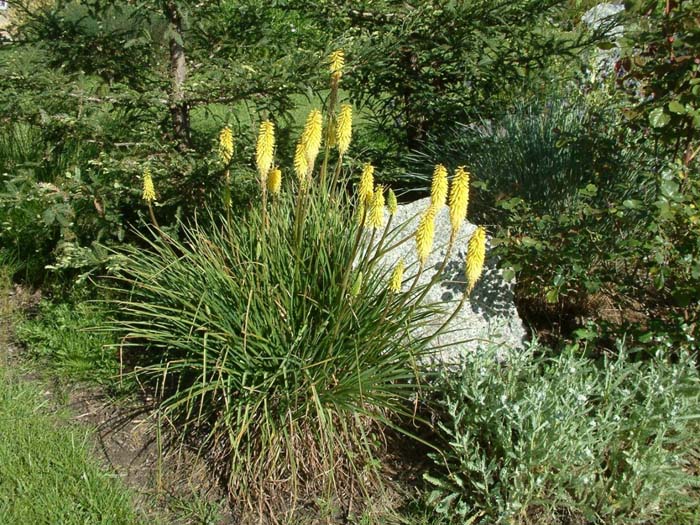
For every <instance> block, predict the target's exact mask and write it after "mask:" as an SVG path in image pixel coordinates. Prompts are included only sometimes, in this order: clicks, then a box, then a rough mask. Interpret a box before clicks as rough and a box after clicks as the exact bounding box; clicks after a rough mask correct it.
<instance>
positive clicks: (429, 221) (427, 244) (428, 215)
mask: <svg viewBox="0 0 700 525" xmlns="http://www.w3.org/2000/svg"><path fill="white" fill-rule="evenodd" d="M436 211H437V209H436V208H435V206H432V205H431V206H429V207H428V209H427V210H426V211H425V213H424V214H423V216H422V217H421V219H420V222H419V223H418V229H417V230H416V251H417V252H418V260H420V263H421V265H423V264H425V261H427V260H428V256H429V255H430V251H431V250H432V249H433V240H434V238H435V213H436Z"/></svg>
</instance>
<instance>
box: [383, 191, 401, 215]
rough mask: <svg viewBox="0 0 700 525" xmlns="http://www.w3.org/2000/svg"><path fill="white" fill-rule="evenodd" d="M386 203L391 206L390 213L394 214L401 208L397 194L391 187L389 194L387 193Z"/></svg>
mask: <svg viewBox="0 0 700 525" xmlns="http://www.w3.org/2000/svg"><path fill="white" fill-rule="evenodd" d="M386 205H387V207H388V208H389V215H394V214H395V213H396V212H397V211H398V209H399V203H398V201H397V200H396V194H395V193H394V190H392V189H391V188H389V194H388V195H387V199H386Z"/></svg>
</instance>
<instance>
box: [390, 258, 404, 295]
mask: <svg viewBox="0 0 700 525" xmlns="http://www.w3.org/2000/svg"><path fill="white" fill-rule="evenodd" d="M403 271H404V262H403V259H400V260H399V262H398V263H397V264H396V266H394V271H393V272H391V279H389V290H391V291H392V292H394V293H399V292H400V291H401V284H402V283H403Z"/></svg>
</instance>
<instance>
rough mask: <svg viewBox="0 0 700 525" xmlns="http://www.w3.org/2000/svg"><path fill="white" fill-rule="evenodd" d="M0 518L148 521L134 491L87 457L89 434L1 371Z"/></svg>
mask: <svg viewBox="0 0 700 525" xmlns="http://www.w3.org/2000/svg"><path fill="white" fill-rule="evenodd" d="M0 516H2V523H3V524H5V525H15V524H16V525H26V524H29V523H32V524H37V525H39V524H47V525H48V524H51V525H53V524H56V523H61V524H66V525H68V524H73V523H75V524H85V523H90V524H98V523H99V524H115V525H117V524H119V525H122V524H131V523H144V521H143V520H142V519H141V518H139V517H138V515H137V513H136V512H135V511H134V507H133V502H132V495H131V493H130V492H129V491H128V490H127V489H126V488H125V487H124V486H123V485H122V484H121V482H120V481H119V480H118V479H116V478H115V477H114V476H113V475H110V474H108V473H106V472H104V471H103V470H101V469H100V467H99V465H98V464H97V463H96V462H95V461H94V460H92V459H91V458H90V457H89V432H88V431H87V430H85V429H79V428H77V427H74V426H71V425H69V424H68V418H67V417H66V415H65V414H51V413H50V403H49V402H48V401H47V399H46V397H45V396H44V395H43V393H42V392H41V391H40V390H39V389H38V388H37V387H36V386H34V385H31V384H28V383H26V382H22V381H21V380H20V379H18V378H17V377H15V376H14V375H13V373H12V372H11V371H10V370H8V369H7V368H5V367H3V368H0Z"/></svg>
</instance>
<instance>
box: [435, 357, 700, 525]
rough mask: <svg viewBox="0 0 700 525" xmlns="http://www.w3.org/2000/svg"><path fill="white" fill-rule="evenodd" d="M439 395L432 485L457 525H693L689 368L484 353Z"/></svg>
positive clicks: (694, 442) (694, 389) (694, 416)
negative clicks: (437, 449)
mask: <svg viewBox="0 0 700 525" xmlns="http://www.w3.org/2000/svg"><path fill="white" fill-rule="evenodd" d="M442 392H443V394H442V396H443V397H441V400H440V404H441V406H442V408H443V410H444V415H443V416H442V420H441V422H440V428H441V432H442V435H443V438H444V440H445V441H444V445H443V447H444V448H442V449H441V450H442V452H441V453H434V454H432V458H433V460H434V461H435V467H436V469H437V470H436V471H435V472H434V473H433V474H431V475H429V476H426V479H427V480H428V481H429V482H430V483H431V484H432V485H433V486H434V491H433V492H432V494H431V495H430V498H429V499H430V502H431V503H432V504H433V505H435V508H436V511H437V512H438V513H439V514H443V515H445V516H446V517H450V516H452V517H453V521H454V523H465V522H468V523H494V524H500V523H504V524H505V523H508V524H513V523H517V524H520V523H522V524H526V523H527V524H531V523H542V524H549V523H582V522H585V523H615V524H625V523H629V524H632V523H669V524H671V523H674V524H680V523H684V524H688V525H690V524H691V523H696V521H697V519H698V517H699V515H698V510H697V506H696V505H697V496H698V492H697V491H698V482H697V478H696V477H694V476H693V475H692V471H693V469H694V468H697V463H696V462H697V453H698V450H700V449H699V447H700V440H699V439H698V433H697V432H698V421H697V420H698V418H699V417H700V413H698V401H699V400H700V377H699V376H698V371H697V365H696V362H695V360H694V359H692V358H691V357H690V356H688V355H685V354H683V355H682V356H681V357H680V359H679V361H678V362H676V363H672V362H670V361H669V360H667V359H665V358H663V357H658V358H655V359H653V360H651V361H648V362H639V363H634V362H632V361H631V360H630V358H629V357H628V355H627V353H626V352H625V350H624V348H621V349H619V352H618V354H617V356H615V357H611V358H605V359H603V360H602V361H600V362H596V361H593V360H590V359H588V358H586V357H583V356H582V355H581V351H580V350H579V349H578V347H570V348H568V349H566V350H565V351H564V352H563V353H562V354H561V355H557V356H555V357H549V356H548V355H547V354H546V353H545V355H540V349H539V348H538V347H537V345H533V346H532V347H530V348H529V349H526V350H514V351H512V352H508V353H506V354H499V353H498V352H494V351H482V352H476V353H474V354H471V355H469V356H468V357H467V358H466V359H465V362H464V365H463V366H462V368H461V369H460V370H459V371H458V372H455V373H454V374H452V375H450V376H448V377H447V378H446V379H445V381H444V384H443V386H442ZM693 458H695V459H694V460H693ZM692 461H695V463H693V464H691V462H692ZM693 465H694V466H693Z"/></svg>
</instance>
